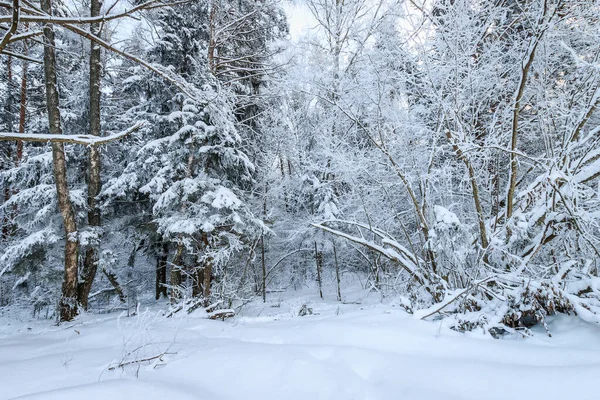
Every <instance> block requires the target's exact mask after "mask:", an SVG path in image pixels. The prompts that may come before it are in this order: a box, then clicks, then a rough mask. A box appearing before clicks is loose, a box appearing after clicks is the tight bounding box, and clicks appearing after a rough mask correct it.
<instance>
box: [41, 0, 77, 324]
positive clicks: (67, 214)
mask: <svg viewBox="0 0 600 400" xmlns="http://www.w3.org/2000/svg"><path fill="white" fill-rule="evenodd" d="M40 4H41V8H42V10H43V11H44V12H45V13H47V14H52V0H41V3H40ZM44 38H45V43H44V77H45V81H46V82H45V84H46V107H47V110H48V123H49V128H50V129H49V130H50V133H51V134H54V135H60V134H62V129H61V126H60V108H59V100H58V86H57V80H56V54H55V51H54V44H55V43H54V28H53V26H52V24H48V23H47V24H46V25H44ZM52 166H53V169H54V181H55V184H56V195H57V197H58V208H59V210H60V213H61V215H62V219H63V225H64V229H65V273H64V279H63V284H62V295H61V299H60V304H59V308H60V316H59V318H60V321H70V320H72V319H73V318H74V317H75V316H76V315H77V258H78V256H79V238H78V237H77V224H76V221H75V211H74V210H73V204H72V203H71V199H70V198H69V186H68V180H67V163H66V160H65V148H64V145H63V144H62V143H56V142H53V143H52Z"/></svg>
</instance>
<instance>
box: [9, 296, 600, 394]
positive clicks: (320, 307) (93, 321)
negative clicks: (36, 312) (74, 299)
mask: <svg viewBox="0 0 600 400" xmlns="http://www.w3.org/2000/svg"><path fill="white" fill-rule="evenodd" d="M357 293H358V292H357ZM346 296H347V298H351V297H352V296H350V295H346ZM271 297H273V298H272V299H271V300H269V301H267V304H263V303H262V302H261V301H259V300H256V301H255V302H254V303H251V304H250V305H248V306H246V308H244V310H243V312H242V313H241V314H240V315H238V316H236V317H234V318H232V319H230V320H227V321H225V322H222V321H213V320H208V319H203V318H201V316H202V315H201V314H198V315H195V313H194V314H191V315H186V316H177V317H176V318H170V319H166V318H164V317H163V316H160V315H159V314H160V310H159V309H158V308H151V309H150V310H147V311H142V312H140V313H139V314H138V315H137V316H133V317H126V316H124V315H122V314H121V313H113V314H108V315H94V314H87V315H83V316H80V317H79V318H78V319H77V320H76V321H74V322H73V323H70V324H63V325H61V326H54V325H52V324H51V323H50V321H48V320H32V321H25V320H21V321H19V320H18V319H15V317H14V315H13V316H12V317H10V318H9V317H8V316H6V315H5V316H4V317H0V399H2V400H4V399H11V398H15V397H19V396H24V397H23V398H27V399H40V400H42V399H43V400H52V399H61V400H69V399H77V400H80V399H90V400H95V399H102V400H106V399H108V400H119V399H127V400H135V399H144V400H154V399H160V400H165V399H167V400H188V399H202V400H216V399H239V400H253V399H261V400H282V399H283V400H293V399H299V400H300V399H302V400H317V399H334V400H346V399H365V400H366V399H373V400H375V399H403V400H434V399H435V400H437V399H444V400H455V399H477V400H492V399H506V398H510V397H518V398H521V399H544V400H549V399H578V400H585V399H598V398H599V396H600V392H599V389H598V377H599V376H600V328H599V327H597V326H595V325H591V324H588V323H585V322H583V321H581V320H579V319H577V317H567V316H559V317H555V318H553V319H551V320H549V327H550V330H551V332H552V334H553V337H551V338H550V337H548V336H547V335H546V334H545V331H544V330H543V329H534V331H535V336H534V337H532V338H528V339H516V338H512V339H503V340H494V339H492V338H490V337H489V335H488V336H483V335H481V334H479V333H476V332H472V333H469V334H460V333H457V332H454V331H451V330H449V329H448V328H446V327H444V326H443V325H441V324H440V322H437V323H436V322H423V321H420V320H417V319H415V318H414V317H413V316H411V315H409V314H407V313H405V312H404V311H403V310H402V309H401V308H399V307H398V306H397V305H395V303H394V302H392V301H384V302H381V301H379V299H378V298H376V296H375V295H371V296H369V297H368V298H366V299H364V298H362V299H360V304H355V303H353V304H340V303H337V302H334V301H322V300H320V299H318V298H317V297H315V296H312V295H308V294H306V293H304V294H301V293H298V292H295V293H293V297H292V294H287V293H284V294H271ZM277 297H279V298H277ZM355 298H358V294H357V295H356V296H355ZM303 304H308V307H310V308H312V310H313V312H314V313H313V315H306V316H303V317H300V316H298V311H299V309H300V308H301V307H302V305H303ZM163 353H164V355H163V356H162V357H160V358H155V359H153V360H151V361H149V362H135V361H140V360H142V359H146V358H152V357H155V356H157V355H160V354H163ZM128 362H129V363H130V364H128V365H126V366H122V367H118V365H119V364H126V363H128ZM19 398H20V397H19Z"/></svg>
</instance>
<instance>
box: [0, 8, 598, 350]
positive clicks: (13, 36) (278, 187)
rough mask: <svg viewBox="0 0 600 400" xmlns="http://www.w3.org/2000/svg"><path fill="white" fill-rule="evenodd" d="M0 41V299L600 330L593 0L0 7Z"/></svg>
mask: <svg viewBox="0 0 600 400" xmlns="http://www.w3.org/2000/svg"><path fill="white" fill-rule="evenodd" d="M298 10H301V11H302V12H301V13H299V12H298ZM294 12H295V15H296V17H294V18H291V17H290V15H288V14H294ZM301 28H302V29H301ZM0 36H1V39H0V74H1V76H0V110H1V111H0V140H1V142H0V163H1V164H0V186H1V187H0V224H1V227H0V230H1V233H0V235H1V239H0V310H5V311H6V310H20V311H22V312H23V313H25V314H26V315H29V317H31V318H34V319H36V320H46V321H47V322H46V323H47V324H49V325H50V324H52V323H59V324H64V323H68V322H69V321H72V320H77V319H78V318H80V316H82V315H85V314H86V313H91V314H94V313H96V314H105V313H110V312H115V311H122V310H126V309H127V310H135V309H136V307H139V305H140V304H141V305H147V304H150V305H153V306H157V305H158V307H159V308H160V309H161V310H162V313H163V315H164V317H165V318H167V317H171V316H174V315H176V314H188V315H191V314H193V313H197V312H200V313H202V312H203V313H205V314H203V315H206V316H207V317H209V318H212V319H223V320H225V319H227V318H230V317H233V318H236V317H235V315H236V314H238V313H239V312H240V311H241V310H243V309H244V307H248V306H252V304H257V303H261V302H262V303H264V302H267V301H268V300H269V298H273V297H277V296H280V294H281V293H291V296H293V293H294V291H297V290H304V289H307V288H308V289H309V290H310V291H311V293H313V294H314V295H315V296H318V297H319V298H321V299H330V300H335V301H337V302H339V303H340V304H346V303H347V302H348V298H347V293H349V292H350V291H355V290H356V289H357V286H359V288H358V289H359V291H362V292H364V293H371V294H372V295H375V296H376V297H378V298H379V299H380V300H381V301H385V300H386V299H394V301H396V303H397V306H398V307H400V308H401V309H403V310H404V311H405V312H406V313H408V314H410V315H412V316H413V317H416V318H417V319H421V320H425V321H440V320H443V321H445V323H446V324H447V325H448V326H449V327H450V329H452V330H454V331H458V332H469V331H476V330H477V331H482V332H484V334H486V335H491V336H492V337H494V338H499V337H504V336H507V335H517V336H518V337H530V336H532V335H533V333H532V331H531V329H532V328H533V327H539V326H541V327H543V330H544V331H545V333H547V334H548V335H551V334H552V332H551V329H549V327H548V324H547V320H548V318H552V317H554V316H556V315H557V314H564V315H570V316H577V318H579V319H582V320H583V321H587V322H589V323H598V322H600V318H599V315H598V313H599V312H600V280H599V278H598V268H599V265H598V262H599V261H600V253H599V251H600V225H599V222H600V180H599V178H600V112H599V110H598V109H597V108H598V106H599V104H600V60H599V57H600V4H598V2H597V1H595V0H579V1H568V0H303V1H300V0H297V1H295V2H282V1H279V0H172V1H168V0H149V1H144V0H130V1H124V0H114V1H113V0H109V1H105V2H103V1H101V0H41V1H40V2H39V3H38V2H36V1H33V0H9V1H4V0H3V1H0ZM303 309H304V313H307V312H308V311H310V310H311V309H309V308H308V307H306V305H304V307H303ZM310 312H311V313H312V311H310ZM574 321H575V320H574ZM536 329H537V328H536Z"/></svg>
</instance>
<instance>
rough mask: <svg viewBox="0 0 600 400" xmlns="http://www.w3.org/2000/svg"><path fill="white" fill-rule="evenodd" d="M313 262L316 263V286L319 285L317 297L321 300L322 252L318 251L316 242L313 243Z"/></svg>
mask: <svg viewBox="0 0 600 400" xmlns="http://www.w3.org/2000/svg"><path fill="white" fill-rule="evenodd" d="M315 261H316V263H317V284H318V285H319V296H320V297H321V298H323V281H322V277H321V274H322V271H323V252H322V251H319V250H318V248H317V242H315Z"/></svg>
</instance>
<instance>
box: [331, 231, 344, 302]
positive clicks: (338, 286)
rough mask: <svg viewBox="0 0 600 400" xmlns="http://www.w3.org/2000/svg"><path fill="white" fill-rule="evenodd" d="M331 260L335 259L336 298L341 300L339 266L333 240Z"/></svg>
mask: <svg viewBox="0 0 600 400" xmlns="http://www.w3.org/2000/svg"><path fill="white" fill-rule="evenodd" d="M333 260H334V261H335V281H336V282H337V300H338V301H342V290H341V288H340V266H339V264H338V258H337V249H336V248H335V241H334V242H333Z"/></svg>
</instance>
